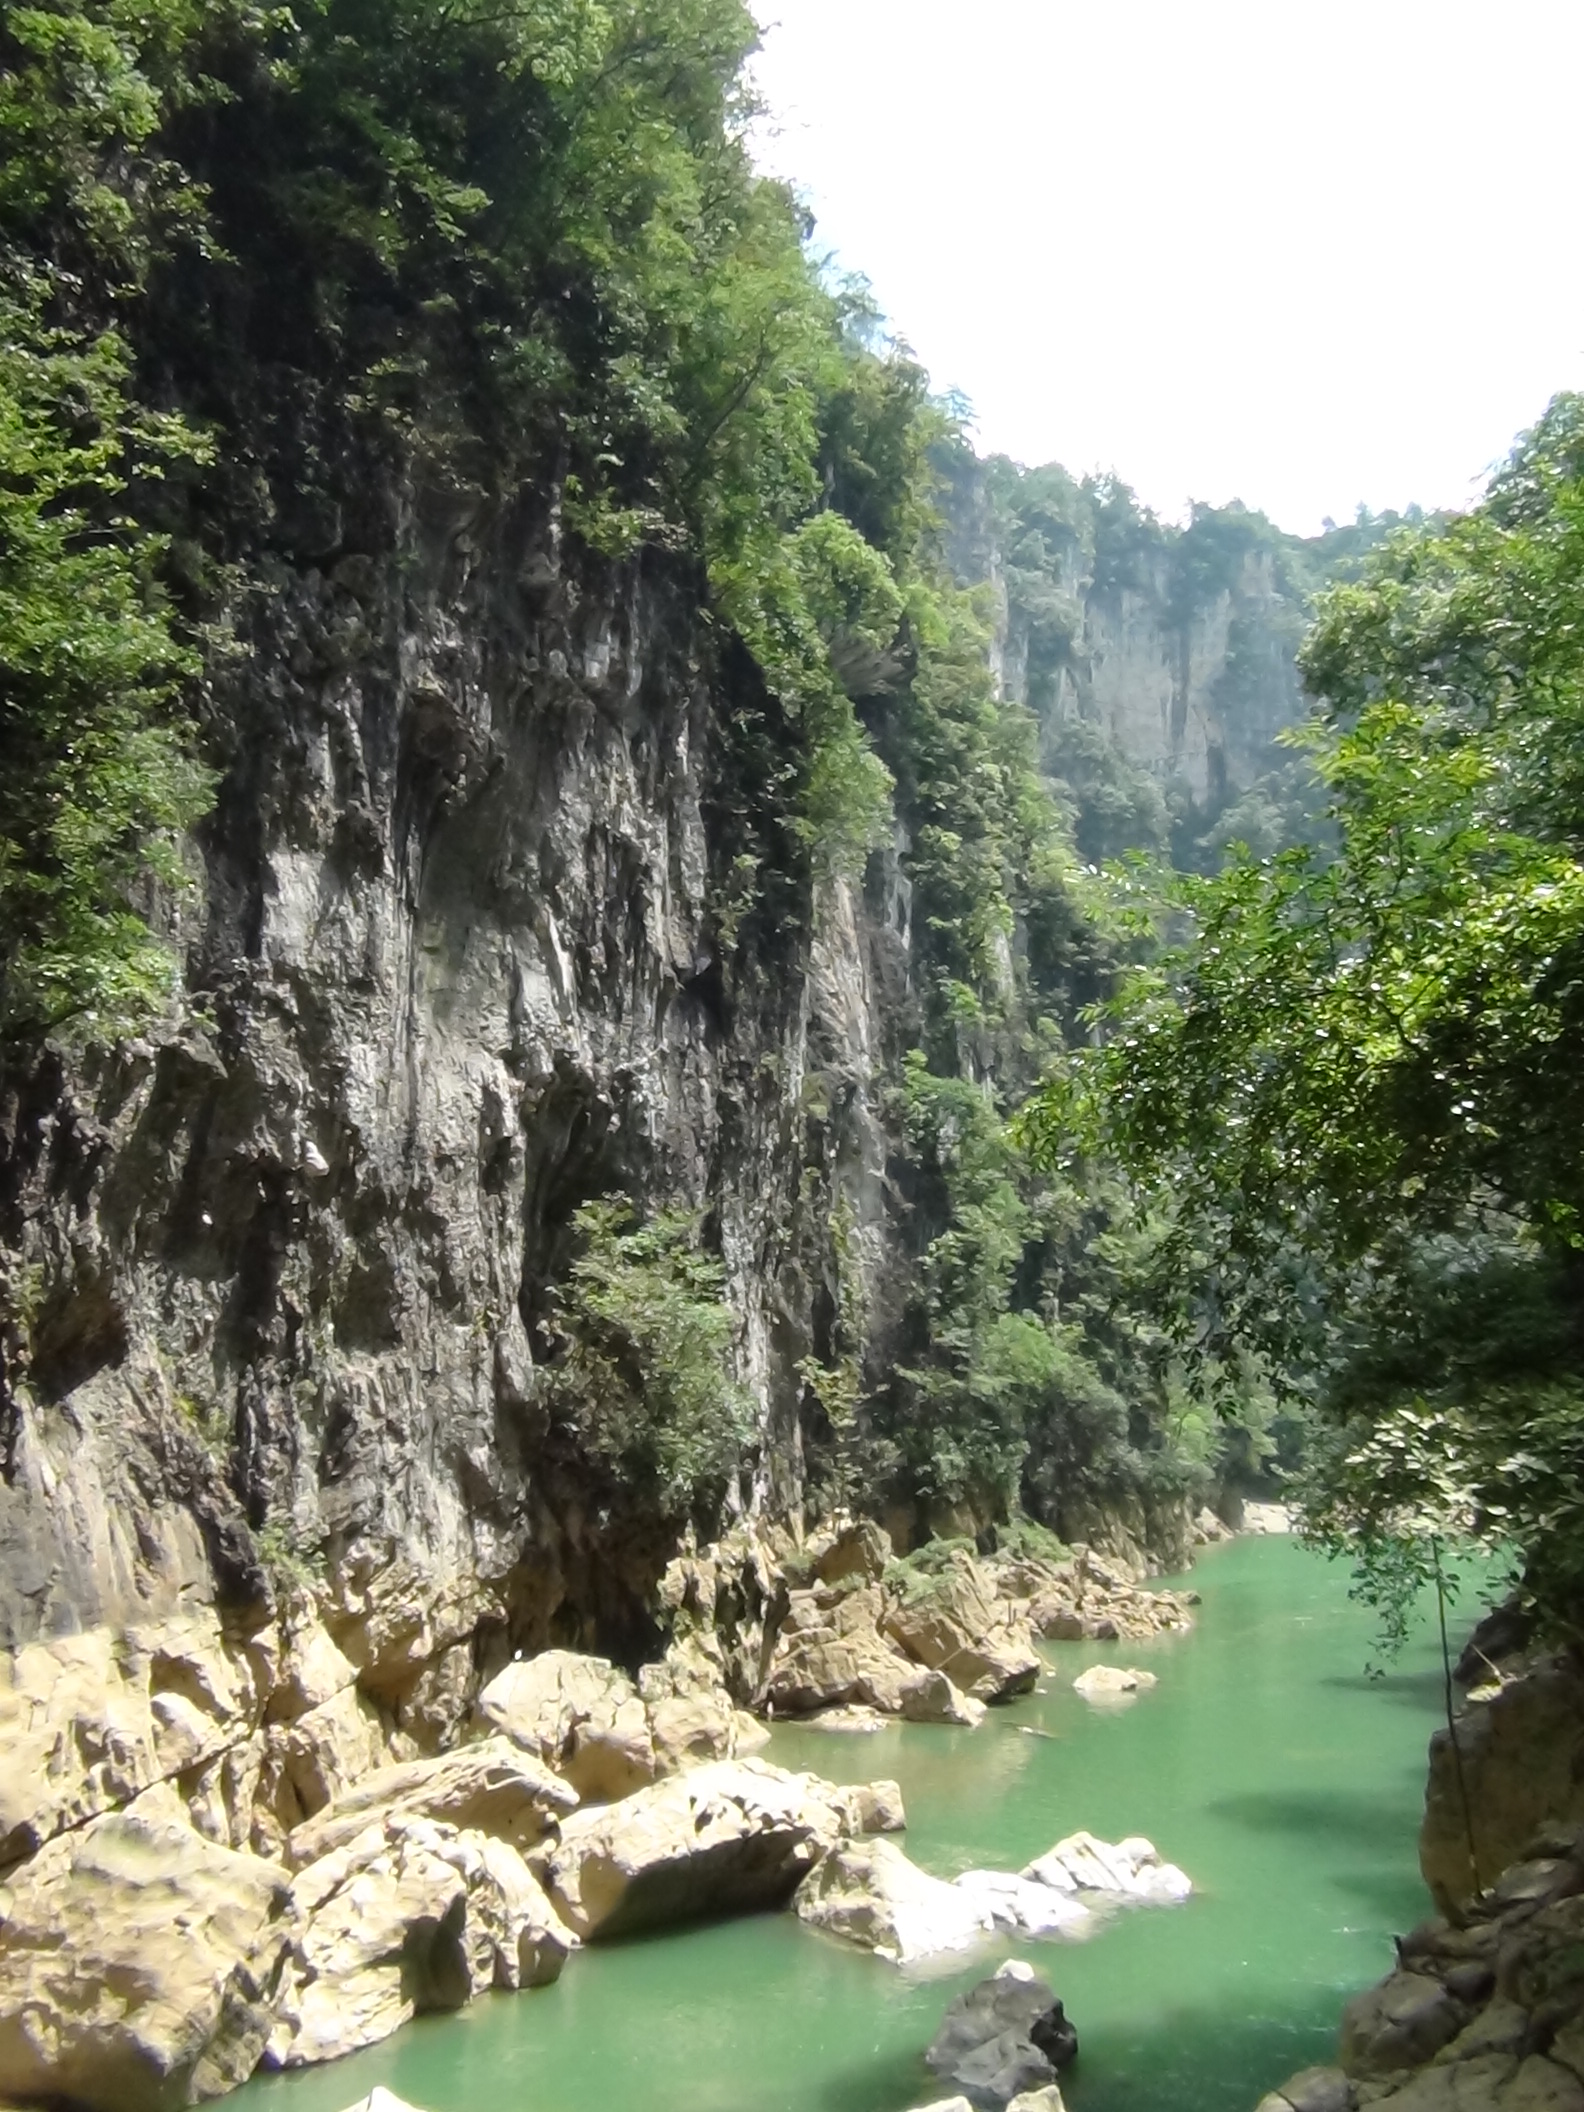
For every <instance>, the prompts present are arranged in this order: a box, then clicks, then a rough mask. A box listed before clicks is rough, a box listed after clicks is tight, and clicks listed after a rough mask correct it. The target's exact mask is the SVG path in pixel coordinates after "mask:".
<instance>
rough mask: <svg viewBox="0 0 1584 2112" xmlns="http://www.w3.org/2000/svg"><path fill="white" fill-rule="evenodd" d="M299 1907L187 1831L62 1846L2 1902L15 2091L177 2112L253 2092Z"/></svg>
mask: <svg viewBox="0 0 1584 2112" xmlns="http://www.w3.org/2000/svg"><path fill="white" fill-rule="evenodd" d="M289 1896H290V1893H289V1880H288V1878H287V1876H286V1873H285V1872H284V1871H283V1870H281V1869H280V1868H279V1867H278V1866H277V1865H275V1864H272V1863H266V1862H262V1861H260V1860H258V1859H257V1858H255V1857H252V1856H243V1855H235V1854H233V1853H232V1852H231V1851H230V1850H229V1849H225V1848H219V1847H216V1846H215V1845H214V1844H213V1843H212V1842H209V1841H206V1840H204V1839H203V1838H202V1837H201V1836H200V1835H199V1834H197V1833H196V1832H194V1831H193V1830H192V1829H191V1828H190V1827H188V1826H185V1825H177V1824H173V1823H168V1822H166V1823H161V1822H157V1821H151V1820H146V1819H143V1818H139V1817H135V1816H132V1815H130V1814H127V1813H112V1814H108V1815H106V1816H104V1817H101V1818H98V1819H94V1820H92V1821H91V1822H90V1823H89V1824H88V1825H87V1826H85V1827H83V1828H82V1830H81V1831H80V1832H77V1833H72V1834H63V1835H61V1836H59V1837H58V1838H57V1839H56V1840H54V1841H51V1842H50V1843H49V1844H48V1845H47V1846H46V1847H45V1848H43V1849H41V1850H40V1852H39V1853H38V1855H36V1856H35V1857H34V1858H33V1860H32V1861H31V1862H29V1863H26V1864H24V1865H23V1866H22V1868H21V1869H20V1870H18V1871H17V1872H16V1873H15V1874H14V1876H13V1878H12V1880H11V1883H10V1885H9V1886H8V1887H7V1888H6V1889H5V1892H4V1894H3V1895H0V1898H3V1911H4V1921H3V1925H0V2092H7V2093H10V2094H12V2095H15V2096H18V2097H24V2098H28V2097H44V2096H49V2097H55V2096H65V2097H70V2098H72V2099H74V2100H76V2101H77V2102H78V2103H80V2104H81V2105H84V2106H87V2107H90V2108H92V2112H174V2108H175V2107H177V2106H184V2105H189V2104H195V2103H198V2102H199V2101H200V2100H201V2099H204V2098H208V2097H217V2096H219V2095H220V2094H221V2093H222V2092H223V2091H226V2090H229V2089H232V2088H234V2087H235V2086H236V2085H237V2084H238V2083H241V2082H243V2081H245V2080H246V2078H247V2077H248V2076H249V2075H250V2074H251V2073H252V2071H253V2069H254V2067H255V2065H256V2064H257V2062H258V2058H259V2055H260V2053H261V2052H262V2050H263V2047H264V2043H265V2039H266V2037H267V2035H268V2032H269V2028H270V2015H271V2011H272V2007H273V2003H274V2000H275V1996H276V1992H277V1987H278V1984H279V1981H280V1978H281V1973H282V1968H283V1964H284V1960H285V1954H286V1947H287V1939H288V1937H289V1935H290V1933H291V1923H290V1918H289V1904H288V1903H289Z"/></svg>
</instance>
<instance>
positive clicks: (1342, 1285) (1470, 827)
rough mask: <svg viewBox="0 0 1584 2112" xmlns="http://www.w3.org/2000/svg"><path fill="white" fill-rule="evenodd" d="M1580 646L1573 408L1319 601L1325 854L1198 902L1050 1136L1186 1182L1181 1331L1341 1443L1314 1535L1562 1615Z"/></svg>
mask: <svg viewBox="0 0 1584 2112" xmlns="http://www.w3.org/2000/svg"><path fill="white" fill-rule="evenodd" d="M1581 641H1584V399H1580V398H1578V397H1560V398H1558V399H1557V400H1556V402H1555V403H1553V405H1552V406H1551V408H1550V409H1549V411H1548V412H1547V414H1546V416H1545V418H1544V419H1543V420H1542V421H1541V423H1540V424H1539V425H1538V426H1537V427H1536V428H1535V429H1534V431H1533V432H1532V433H1529V434H1527V435H1526V436H1525V437H1524V438H1523V439H1522V440H1521V441H1520V443H1519V444H1518V446H1517V448H1516V449H1515V451H1514V453H1513V456H1512V458H1511V460H1510V461H1509V463H1508V464H1507V466H1506V468H1505V469H1504V470H1503V471H1502V472H1501V473H1500V474H1499V475H1498V476H1497V477H1496V478H1495V479H1494V480H1493V483H1492V486H1491V489H1490V492H1489V494H1488V496H1487V498H1486V499H1485V501H1484V502H1483V503H1482V504H1481V505H1480V506H1479V507H1478V508H1476V509H1475V510H1474V511H1473V512H1472V513H1471V514H1470V515H1468V516H1467V517H1466V518H1463V519H1460V520H1454V521H1451V522H1447V523H1444V524H1439V525H1437V524H1431V525H1427V526H1424V527H1421V528H1419V529H1417V530H1413V529H1410V530H1405V531H1403V532H1400V533H1398V534H1396V535H1394V536H1392V537H1391V538H1389V539H1388V540H1387V541H1386V543H1385V544H1384V545H1383V546H1382V547H1381V548H1380V550H1379V551H1378V552H1377V554H1376V555H1375V556H1374V557H1373V559H1371V560H1370V561H1369V562H1368V563H1367V564H1366V565H1365V567H1364V568H1363V570H1362V573H1361V576H1360V577H1359V578H1358V579H1356V580H1355V581H1353V582H1351V583H1347V584H1343V585H1340V586H1338V587H1336V588H1335V589H1333V590H1332V591H1331V593H1330V594H1329V595H1328V596H1327V597H1325V599H1324V600H1323V601H1322V603H1321V607H1320V613H1319V619H1318V622H1317V625H1316V628H1315V630H1314V632H1313V634H1312V636H1311V638H1310V640H1309V642H1308V644H1307V645H1306V648H1305V652H1304V665H1305V670H1306V674H1307V678H1308V680H1309V682H1310V684H1311V687H1312V688H1313V689H1314V691H1315V692H1316V694H1317V695H1318V697H1319V698H1320V699H1321V705H1320V709H1319V711H1318V713H1317V715H1316V718H1315V721H1314V723H1313V725H1312V726H1311V727H1310V728H1309V729H1307V731H1306V732H1305V733H1304V735H1303V736H1302V739H1303V743H1304V746H1305V749H1306V752H1307V753H1308V755H1309V757H1310V760H1311V762H1312V764H1313V767H1314V768H1315V770H1316V771H1317V773H1318V775H1319V777H1320V778H1321V780H1322V782H1323V783H1324V784H1325V785H1326V787H1327V789H1328V794H1329V818H1330V822H1331V825H1332V827H1333V829H1334V831H1335V844H1334V851H1330V852H1327V851H1320V850H1305V849H1299V850H1295V851H1290V852H1285V853H1282V854H1281V855H1279V856H1277V857H1276V858H1274V859H1268V860H1264V861H1261V860H1258V859H1256V858H1254V857H1253V856H1251V855H1244V856H1242V857H1235V858H1234V861H1233V862H1232V864H1231V865H1230V866H1229V867H1228V868H1227V870H1226V871H1225V872H1224V873H1223V874H1221V875H1220V876H1219V877H1217V878H1215V879H1213V880H1209V881H1202V882H1199V883H1197V884H1187V885H1185V886H1184V888H1183V890H1182V891H1181V896H1180V901H1181V906H1182V908H1183V909H1184V910H1185V911H1186V912H1187V913H1188V914H1190V915H1191V916H1192V918H1193V920H1194V926H1195V928H1194V935H1193V938H1192V940H1191V943H1190V944H1189V945H1187V946H1186V947H1184V948H1182V949H1179V950H1178V951H1177V952H1175V953H1174V954H1172V955H1171V956H1169V957H1167V958H1166V959H1164V960H1162V961H1160V962H1158V963H1156V964H1155V965H1154V966H1152V967H1150V968H1148V969H1145V970H1140V971H1138V972H1137V973H1135V974H1134V975H1133V976H1132V977H1131V978H1130V980H1129V981H1128V983H1127V985H1126V987H1125V988H1124V989H1123V990H1122V992H1121V994H1120V995H1119V996H1118V997H1117V998H1116V999H1115V1000H1114V1001H1113V1002H1112V1003H1111V1004H1110V1005H1108V1006H1107V1007H1105V1008H1104V1009H1103V1012H1102V1015H1101V1025H1102V1028H1103V1033H1102V1037H1101V1040H1100V1042H1099V1045H1098V1046H1097V1047H1096V1048H1095V1049H1094V1050H1093V1051H1092V1052H1091V1053H1090V1054H1088V1055H1087V1056H1085V1057H1083V1058H1081V1059H1079V1060H1078V1062H1077V1063H1076V1064H1074V1065H1073V1066H1071V1067H1070V1069H1069V1071H1068V1074H1067V1076H1066V1077H1065V1078H1064V1079H1058V1080H1057V1081H1056V1082H1054V1083H1053V1084H1052V1085H1051V1086H1050V1087H1048V1088H1047V1090H1046V1092H1045V1093H1044V1095H1043V1098H1042V1100H1041V1102H1040V1104H1039V1105H1038V1107H1037V1108H1036V1110H1035V1112H1034V1114H1033V1117H1032V1120H1031V1130H1032V1132H1033V1133H1034V1134H1035V1136H1036V1138H1037V1139H1038V1141H1039V1142H1040V1143H1041V1144H1042V1146H1043V1148H1044V1150H1045V1151H1046V1152H1047V1154H1055V1153H1057V1152H1059V1150H1060V1149H1061V1147H1062V1142H1063V1138H1064V1137H1065V1136H1066V1135H1068V1134H1070V1133H1073V1132H1075V1131H1077V1130H1081V1129H1087V1130H1088V1132H1089V1134H1091V1135H1093V1134H1095V1133H1096V1132H1098V1134H1099V1136H1100V1137H1101V1138H1102V1139H1103V1141H1104V1143H1105V1146H1106V1148H1107V1149H1109V1150H1110V1151H1112V1152H1114V1153H1115V1154H1116V1155H1117V1157H1118V1159H1119V1160H1120V1162H1121V1163H1122V1164H1123V1165H1124V1166H1125V1167H1126V1168H1127V1169H1128V1170H1129V1172H1130V1173H1131V1174H1132V1175H1133V1176H1134V1178H1135V1179H1136V1180H1137V1181H1139V1182H1140V1183H1141V1184H1143V1185H1145V1186H1150V1185H1152V1184H1161V1185H1164V1186H1169V1187H1170V1189H1171V1191H1172V1193H1173V1195H1174V1197H1175V1199H1176V1207H1177V1211H1178V1220H1177V1230H1176V1232H1175V1234H1174V1240H1175V1257H1174V1258H1175V1263H1176V1274H1177V1280H1178V1284H1179V1288H1180V1292H1181V1297H1182V1302H1181V1326H1182V1328H1183V1330H1184V1333H1185V1335H1186V1337H1187V1338H1188V1339H1190V1340H1191V1341H1192V1342H1193V1344H1194V1345H1195V1346H1196V1348H1197V1349H1198V1351H1199V1352H1200V1353H1201V1354H1206V1353H1208V1354H1221V1355H1224V1354H1226V1353H1227V1352H1229V1351H1230V1350H1231V1349H1232V1348H1233V1347H1235V1346H1237V1345H1249V1346H1251V1347H1252V1348H1253V1349H1255V1350H1256V1351H1257V1352H1258V1353H1259V1354H1260V1355H1261V1356H1262V1357H1263V1358H1264V1359H1265V1360H1266V1361H1267V1363H1268V1365H1269V1367H1270V1368H1271V1370H1272V1371H1273V1372H1274V1373H1276V1374H1277V1375H1278V1376H1279V1378H1280V1380H1281V1382H1282V1383H1283V1384H1285V1385H1287V1386H1288V1387H1290V1388H1294V1389H1299V1390H1306V1391H1307V1392H1308V1393H1309V1394H1311V1395H1312V1396H1313V1397H1314V1399H1315V1400H1316V1401H1317V1403H1318V1406H1319V1409H1320V1412H1321V1414H1322V1417H1323V1419H1324V1421H1325V1422H1326V1423H1327V1424H1328V1425H1329V1427H1331V1428H1332V1429H1333V1430H1336V1429H1340V1430H1341V1431H1342V1433H1343V1441H1342V1442H1340V1443H1339V1444H1334V1445H1332V1446H1331V1447H1330V1449H1329V1450H1328V1451H1326V1452H1325V1453H1324V1466H1323V1470H1322V1471H1321V1472H1320V1478H1319V1480H1318V1481H1317V1483H1316V1484H1315V1486H1314V1487H1313V1489H1312V1491H1311V1501H1312V1504H1313V1507H1314V1510H1315V1514H1316V1516H1317V1518H1319V1519H1320V1520H1321V1521H1322V1523H1323V1525H1324V1526H1325V1527H1326V1529H1330V1530H1334V1531H1335V1532H1337V1533H1346V1532H1347V1531H1348V1530H1349V1529H1350V1528H1354V1529H1357V1530H1358V1531H1359V1532H1361V1533H1363V1534H1364V1535H1365V1538H1366V1540H1369V1539H1370V1538H1373V1539H1374V1540H1375V1541H1376V1542H1378V1543H1380V1544H1381V1545H1385V1543H1386V1542H1388V1541H1390V1540H1391V1538H1392V1531H1393V1527H1392V1521H1393V1519H1398V1520H1407V1519H1409V1518H1410V1517H1411V1518H1413V1519H1415V1520H1417V1521H1418V1523H1417V1525H1416V1528H1415V1530H1416V1531H1417V1533H1418V1535H1419V1538H1420V1539H1421V1541H1423V1540H1424V1539H1425V1538H1426V1535H1427V1532H1428V1528H1427V1527H1426V1525H1425V1520H1427V1519H1430V1518H1434V1517H1439V1518H1440V1519H1441V1525H1442V1530H1443V1531H1451V1530H1453V1529H1463V1530H1468V1531H1473V1532H1474V1533H1476V1534H1478V1535H1481V1536H1484V1537H1489V1538H1495V1539H1511V1540H1512V1541H1514V1542H1515V1543H1516V1544H1517V1546H1518V1547H1519V1548H1520V1549H1521V1551H1522V1553H1523V1555H1524V1557H1525V1559H1526V1560H1527V1564H1528V1571H1529V1576H1530V1581H1531V1586H1532V1588H1533V1589H1534V1590H1535V1591H1536V1592H1537V1593H1538V1594H1540V1595H1541V1596H1542V1597H1544V1598H1545V1599H1546V1600H1547V1601H1548V1603H1549V1604H1550V1606H1551V1608H1552V1610H1553V1612H1560V1610H1561V1609H1564V1608H1565V1607H1566V1606H1567V1605H1568V1604H1569V1603H1570V1601H1571V1599H1572V1595H1573V1593H1574V1591H1575V1589H1576V1580H1577V1579H1578V1577H1579V1576H1580V1575H1581V1574H1584V1562H1581V1556H1580V1542H1579V1540H1578V1537H1577V1534H1576V1531H1575V1528H1574V1525H1573V1523H1572V1519H1573V1515H1574V1512H1573V1506H1572V1502H1571V1498H1566V1499H1565V1500H1564V1496H1563V1495H1562V1494H1559V1492H1564V1491H1566V1490H1567V1489H1568V1488H1569V1487H1570V1486H1571V1485H1572V1484H1571V1479H1570V1477H1572V1475H1573V1473H1574V1466H1575V1460H1576V1446H1575V1443H1574V1440H1573V1438H1572V1437H1571V1435H1570V1434H1569V1432H1570V1429H1571V1428H1572V1427H1573V1423H1574V1420H1575V1419H1576V1417H1577V1415H1578V1412H1579V1376H1580V1373H1581V1372H1584V1341H1581V1337H1580V1327H1579V1320H1578V1315H1579V1313H1580V1311H1581V1310H1584V1305H1581V1301H1580V1297H1579V1293H1580V1290H1581V1289H1584V1074H1581V1072H1580V1070H1579V1066H1578V1064H1577V1061H1576V1051H1577V1048H1578V1046H1579V1037H1580V1033H1581V1031H1584V865H1581V863H1580V852H1581V848H1584V764H1581V762H1580V758H1581V756H1584V741H1581V733H1584V716H1581V714H1584V643H1581ZM1518 1280H1521V1281H1522V1282H1523V1283H1524V1284H1525V1285H1526V1287H1527V1288H1526V1295H1525V1299H1524V1301H1523V1309H1524V1310H1525V1311H1526V1312H1527V1313H1528V1315H1529V1323H1530V1324H1529V1330H1528V1335H1527V1340H1526V1344H1525V1345H1520V1344H1519V1343H1516V1342H1514V1340H1513V1339H1512V1337H1511V1333H1510V1331H1509V1332H1508V1334H1507V1337H1506V1340H1505V1347H1504V1349H1503V1350H1502V1353H1501V1354H1500V1355H1496V1354H1492V1353H1490V1352H1491V1350H1492V1349H1493V1347H1494V1345H1493V1344H1491V1343H1487V1345H1486V1348H1487V1353H1485V1354H1482V1355H1480V1356H1477V1357H1471V1356H1469V1355H1466V1354H1465V1355H1451V1354H1450V1353H1449V1352H1448V1350H1447V1347H1446V1343H1445V1338H1444V1337H1443V1338H1441V1340H1440V1346H1438V1338H1437V1336H1436V1333H1435V1331H1434V1330H1433V1329H1432V1328H1430V1327H1428V1326H1427V1325H1426V1324H1425V1315H1426V1314H1427V1313H1428V1312H1430V1311H1433V1310H1434V1309H1435V1308H1436V1306H1437V1304H1439V1305H1440V1307H1441V1309H1442V1311H1443V1313H1445V1312H1446V1311H1447V1310H1449V1309H1451V1308H1452V1307H1454V1306H1461V1307H1462V1308H1463V1309H1464V1310H1468V1309H1470V1307H1471V1305H1472V1304H1473V1303H1476V1302H1477V1301H1478V1299H1479V1298H1480V1296H1481V1295H1482V1291H1481V1286H1485V1287H1486V1288H1489V1287H1491V1286H1494V1285H1498V1284H1499V1285H1502V1286H1504V1290H1503V1296H1504V1297H1505V1298H1506V1300H1507V1301H1508V1302H1509V1304H1510V1302H1511V1299H1512V1296H1513V1285H1514V1282H1515V1281H1518ZM1383 1344H1394V1345H1395V1352H1396V1354H1395V1357H1394V1358H1387V1357H1384V1356H1383V1354H1382V1345H1383ZM1427 1418H1428V1420H1426V1419H1427ZM1416 1431H1417V1433H1418V1437H1417V1438H1414V1435H1413V1434H1414V1432H1416ZM1393 1433H1395V1434H1393ZM1426 1433H1433V1434H1431V1435H1428V1436H1427V1434H1426ZM1410 1440H1412V1441H1410ZM1383 1445H1385V1446H1387V1447H1388V1449H1389V1448H1390V1447H1392V1446H1395V1447H1396V1449H1395V1451H1394V1452H1393V1457H1394V1459H1395V1460H1396V1462H1397V1464H1396V1466H1395V1467H1394V1469H1393V1472H1392V1474H1391V1475H1386V1474H1385V1473H1384V1471H1383V1467H1382V1455H1381V1451H1380V1448H1381V1447H1382V1446H1383ZM1515 1447H1516V1449H1514V1448H1515ZM1449 1448H1450V1451H1451V1452H1452V1453H1453V1454H1455V1456H1456V1457H1457V1458H1458V1459H1459V1460H1461V1461H1462V1462H1463V1463H1464V1465H1463V1468H1461V1469H1460V1470H1459V1472H1458V1474H1457V1475H1456V1476H1455V1477H1454V1478H1455V1480H1456V1483H1457V1491H1456V1493H1454V1491H1453V1489H1452V1486H1451V1484H1449V1482H1448V1481H1447V1478H1446V1475H1445V1473H1444V1472H1443V1469H1444V1467H1445V1456H1446V1454H1447V1452H1448V1449H1449ZM1504 1459H1505V1460H1506V1464H1505V1465H1504V1464H1503V1460H1504ZM1415 1475H1417V1476H1418V1477H1419V1481H1418V1488H1419V1496H1418V1497H1417V1498H1413V1499H1411V1496H1410V1484H1411V1483H1412V1482H1413V1478H1414V1476H1415ZM1388 1489H1389V1490H1390V1491H1391V1494H1390V1497H1389V1500H1388V1499H1387V1498H1385V1497H1383V1495H1382V1491H1383V1490H1388Z"/></svg>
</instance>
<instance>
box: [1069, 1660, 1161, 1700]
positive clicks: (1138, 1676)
mask: <svg viewBox="0 0 1584 2112" xmlns="http://www.w3.org/2000/svg"><path fill="white" fill-rule="evenodd" d="M1155 1683H1156V1681H1155V1675H1154V1673H1153V1672H1141V1671H1140V1670H1139V1668H1138V1667H1137V1665H1128V1666H1126V1667H1123V1666H1120V1665H1091V1666H1090V1667H1089V1669H1088V1671H1087V1672H1080V1673H1079V1675H1078V1677H1077V1678H1076V1679H1075V1680H1074V1681H1073V1691H1074V1693H1076V1694H1081V1695H1082V1696H1083V1698H1084V1700H1085V1701H1115V1700H1118V1699H1120V1698H1121V1697H1122V1696H1123V1695H1126V1694H1141V1693H1143V1691H1144V1689H1145V1688H1146V1687H1153V1686H1154V1685H1155Z"/></svg>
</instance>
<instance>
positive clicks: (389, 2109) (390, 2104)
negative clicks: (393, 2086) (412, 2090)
mask: <svg viewBox="0 0 1584 2112" xmlns="http://www.w3.org/2000/svg"><path fill="white" fill-rule="evenodd" d="M347 2112H419V2107H418V2106H417V2105H410V2104H408V2102H407V2100H406V2098H404V2097H398V2096H397V2095H396V2093H395V2092H394V2091H393V2090H386V2089H384V2088H383V2087H382V2086H381V2085H380V2084H379V2083H376V2084H375V2085H374V2088H373V2089H372V2090H371V2091H370V2092H369V2094H368V2096H367V2097H360V2098H359V2099H358V2101H357V2103H356V2104H355V2105H348V2106H347Z"/></svg>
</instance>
